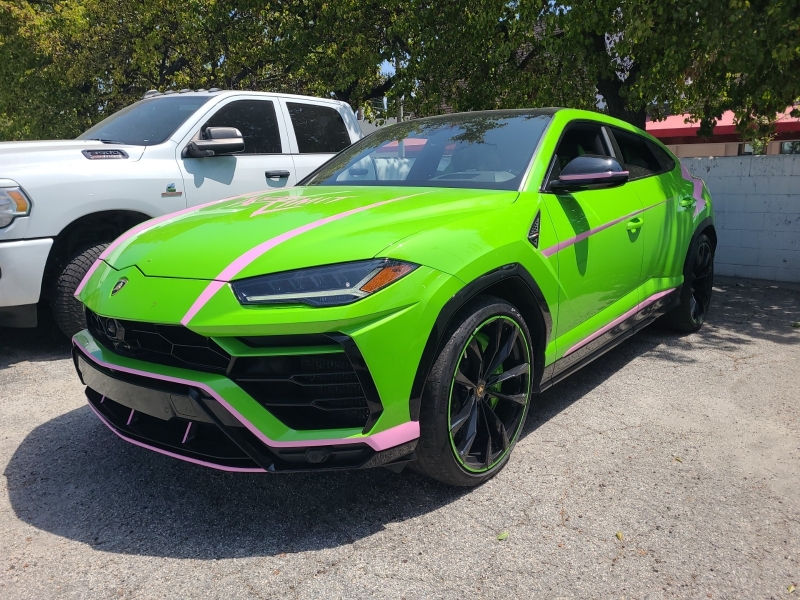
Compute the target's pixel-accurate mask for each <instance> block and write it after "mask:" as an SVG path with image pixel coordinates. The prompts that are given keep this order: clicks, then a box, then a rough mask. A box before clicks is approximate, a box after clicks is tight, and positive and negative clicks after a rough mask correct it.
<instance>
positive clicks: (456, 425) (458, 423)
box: [450, 394, 476, 435]
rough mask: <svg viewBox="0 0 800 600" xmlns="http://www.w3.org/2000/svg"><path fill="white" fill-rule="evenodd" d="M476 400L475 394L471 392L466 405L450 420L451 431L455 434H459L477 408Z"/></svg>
mask: <svg viewBox="0 0 800 600" xmlns="http://www.w3.org/2000/svg"><path fill="white" fill-rule="evenodd" d="M475 401H476V398H475V394H470V395H469V398H467V400H466V402H464V406H463V407H462V408H461V410H460V411H458V414H457V415H456V416H454V417H453V418H452V419H451V420H450V433H452V434H453V435H455V434H457V433H458V432H459V430H460V429H461V427H462V426H463V425H464V423H466V422H467V419H469V417H470V415H471V414H472V412H473V409H474V408H475Z"/></svg>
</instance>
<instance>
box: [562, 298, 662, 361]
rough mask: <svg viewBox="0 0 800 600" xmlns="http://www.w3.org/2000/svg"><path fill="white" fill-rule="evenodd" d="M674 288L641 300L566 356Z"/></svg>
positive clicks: (568, 351)
mask: <svg viewBox="0 0 800 600" xmlns="http://www.w3.org/2000/svg"><path fill="white" fill-rule="evenodd" d="M674 290H675V288H670V289H668V290H664V291H663V292H658V293H657V294H653V295H652V296H650V297H649V298H648V299H647V300H645V301H643V302H639V304H637V305H636V306H634V307H633V308H632V309H630V310H629V311H628V312H626V313H625V314H623V315H620V316H619V317H617V318H616V319H614V320H613V321H611V323H609V324H608V325H605V326H604V327H602V328H600V329H599V330H597V331H595V332H594V333H593V334H592V335H590V336H589V337H587V338H585V339H583V340H581V341H580V342H578V343H577V344H575V345H574V346H573V347H572V348H570V349H569V350H567V351H566V352H565V353H564V356H568V355H570V354H572V353H573V352H575V351H576V350H579V349H580V348H583V347H584V346H585V345H586V344H588V343H589V342H592V341H594V340H596V339H597V338H599V337H600V336H601V335H603V334H604V333H606V332H607V331H609V330H611V329H613V328H614V327H616V326H617V325H619V324H620V323H622V322H623V321H624V320H625V319H628V318H630V317H632V316H633V315H635V314H636V313H637V312H639V311H640V310H643V309H645V308H647V307H648V306H650V305H651V304H652V303H653V302H655V301H656V300H658V299H659V298H663V297H664V296H666V295H667V294H669V293H670V292H672V291H674Z"/></svg>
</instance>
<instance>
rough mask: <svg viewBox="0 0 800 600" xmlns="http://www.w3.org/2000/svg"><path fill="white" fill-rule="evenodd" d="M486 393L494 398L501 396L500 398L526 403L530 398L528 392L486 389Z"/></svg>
mask: <svg viewBox="0 0 800 600" xmlns="http://www.w3.org/2000/svg"><path fill="white" fill-rule="evenodd" d="M486 393H487V394H488V395H489V396H492V397H493V398H499V399H500V400H508V401H509V402H515V403H517V404H522V405H524V404H525V402H526V400H527V399H528V394H501V393H500V392H495V391H492V390H486Z"/></svg>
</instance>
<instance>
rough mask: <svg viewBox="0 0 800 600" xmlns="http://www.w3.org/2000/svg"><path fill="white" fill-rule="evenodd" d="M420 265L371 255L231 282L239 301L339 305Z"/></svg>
mask: <svg viewBox="0 0 800 600" xmlns="http://www.w3.org/2000/svg"><path fill="white" fill-rule="evenodd" d="M418 266H419V265H415V264H412V263H406V262H401V261H399V260H390V259H386V258H374V259H372V260H361V261H358V262H351V263H341V264H338V265H327V266H324V267H311V268H309V269H300V270H297V271H286V272H284V273H275V274H273V275H263V276H260V277H251V278H250V279H241V280H239V281H234V282H232V283H231V287H232V288H233V293H234V294H236V297H237V298H238V300H239V302H240V303H241V304H245V305H247V304H307V305H309V306H315V307H318V308H320V307H324V306H341V305H343V304H350V303H351V302H355V301H356V300H360V299H361V298H364V297H366V296H369V295H370V294H373V293H375V292H377V291H378V290H382V289H383V288H385V287H386V286H387V285H389V284H391V283H394V282H395V281H397V280H398V279H400V278H402V277H404V276H405V275H407V274H408V273H410V272H411V271H413V270H414V269H416V268H417V267H418Z"/></svg>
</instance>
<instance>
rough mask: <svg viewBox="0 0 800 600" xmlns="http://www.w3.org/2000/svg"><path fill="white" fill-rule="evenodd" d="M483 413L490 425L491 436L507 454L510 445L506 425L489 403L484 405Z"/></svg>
mask: <svg viewBox="0 0 800 600" xmlns="http://www.w3.org/2000/svg"><path fill="white" fill-rule="evenodd" d="M483 413H484V415H485V416H486V423H487V424H488V425H489V435H491V436H492V437H493V438H494V440H495V442H496V443H497V445H498V446H500V447H501V448H502V449H503V451H504V452H505V450H506V448H508V444H509V441H508V432H507V431H506V427H505V425H503V422H502V421H501V420H500V418H499V417H498V416H497V415H496V414H495V412H494V411H493V410H492V407H491V406H489V404H488V403H487V402H484V403H483Z"/></svg>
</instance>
